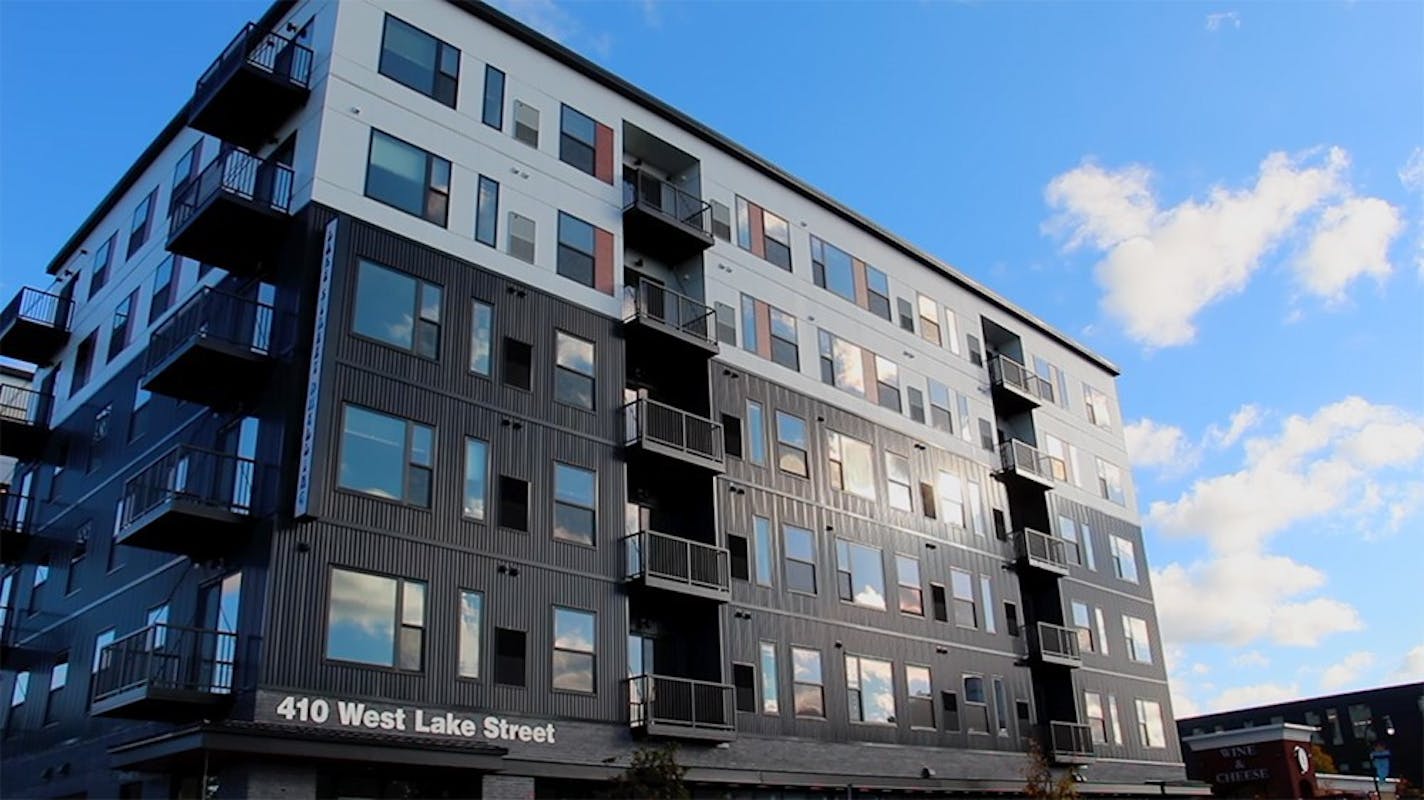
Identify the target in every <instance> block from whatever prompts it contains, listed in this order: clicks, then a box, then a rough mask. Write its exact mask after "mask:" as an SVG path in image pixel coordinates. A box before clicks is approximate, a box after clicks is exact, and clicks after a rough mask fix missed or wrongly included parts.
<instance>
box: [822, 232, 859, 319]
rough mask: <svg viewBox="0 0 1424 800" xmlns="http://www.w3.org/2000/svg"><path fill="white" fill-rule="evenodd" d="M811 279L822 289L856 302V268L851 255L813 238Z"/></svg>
mask: <svg viewBox="0 0 1424 800" xmlns="http://www.w3.org/2000/svg"><path fill="white" fill-rule="evenodd" d="M811 279H812V280H814V281H815V283H816V285H817V286H819V287H821V288H822V289H827V290H829V291H831V292H833V293H835V294H838V295H840V296H841V297H842V298H844V299H846V300H849V301H851V302H852V303H854V302H855V266H854V260H853V259H852V258H851V255H850V253H847V252H846V251H844V250H842V249H840V248H839V247H836V246H835V245H831V244H827V243H826V242H824V241H822V240H821V239H819V238H817V237H815V236H812V237H811Z"/></svg>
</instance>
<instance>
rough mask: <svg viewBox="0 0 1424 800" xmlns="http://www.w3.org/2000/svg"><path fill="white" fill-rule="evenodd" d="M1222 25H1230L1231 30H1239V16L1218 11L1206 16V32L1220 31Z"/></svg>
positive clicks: (1231, 12)
mask: <svg viewBox="0 0 1424 800" xmlns="http://www.w3.org/2000/svg"><path fill="white" fill-rule="evenodd" d="M1223 25H1230V26H1231V27H1233V28H1240V27H1241V14H1239V13H1238V12H1235V11H1218V12H1216V13H1214V14H1207V15H1206V29H1207V30H1209V31H1216V30H1221V26H1223Z"/></svg>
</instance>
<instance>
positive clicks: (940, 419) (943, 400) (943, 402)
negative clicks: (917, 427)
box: [930, 378, 954, 435]
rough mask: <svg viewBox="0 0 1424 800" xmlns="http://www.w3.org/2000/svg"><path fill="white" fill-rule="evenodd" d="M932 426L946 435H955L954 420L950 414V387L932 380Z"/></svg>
mask: <svg viewBox="0 0 1424 800" xmlns="http://www.w3.org/2000/svg"><path fill="white" fill-rule="evenodd" d="M930 425H931V426H933V427H935V428H938V429H940V430H942V431H944V432H945V433H948V434H951V435H952V434H953V433H954V418H953V417H952V416H951V415H950V413H949V387H947V386H945V385H944V384H942V383H940V382H939V381H937V380H935V379H934V378H930Z"/></svg>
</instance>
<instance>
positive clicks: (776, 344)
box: [767, 306, 801, 370]
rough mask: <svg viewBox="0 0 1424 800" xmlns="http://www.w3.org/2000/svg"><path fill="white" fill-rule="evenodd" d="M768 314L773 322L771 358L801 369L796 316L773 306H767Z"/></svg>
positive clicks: (792, 367)
mask: <svg viewBox="0 0 1424 800" xmlns="http://www.w3.org/2000/svg"><path fill="white" fill-rule="evenodd" d="M767 316H768V318H769V320H770V322H771V360H772V361H775V362H776V363H778V364H780V365H781V366H783V367H786V368H787V369H794V370H799V369H801V354H800V352H799V350H798V348H797V343H796V318H795V317H793V316H791V315H790V314H788V313H786V312H785V311H782V310H780V309H778V308H774V307H772V306H767Z"/></svg>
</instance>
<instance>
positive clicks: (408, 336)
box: [351, 259, 443, 358]
mask: <svg viewBox="0 0 1424 800" xmlns="http://www.w3.org/2000/svg"><path fill="white" fill-rule="evenodd" d="M442 294H443V293H442V291H441V289H440V287H439V286H437V285H435V284H433V283H426V282H425V281H422V280H418V279H416V278H414V277H412V276H410V275H407V274H405V273H403V272H397V271H395V270H393V269H391V268H389V267H383V266H381V265H380V264H377V263H375V262H374V261H366V260H365V259H362V260H361V262H360V265H359V267H358V270H357V278H356V301H355V306H354V307H353V309H352V312H351V332H352V333H355V334H356V335H358V336H364V337H366V338H369V339H375V340H376V341H378V342H382V343H384V344H388V345H391V346H392V347H398V348H400V349H402V350H406V351H409V352H412V353H415V354H416V355H418V356H421V357H422V358H439V357H440V308H441V305H442V303H441V298H442Z"/></svg>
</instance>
